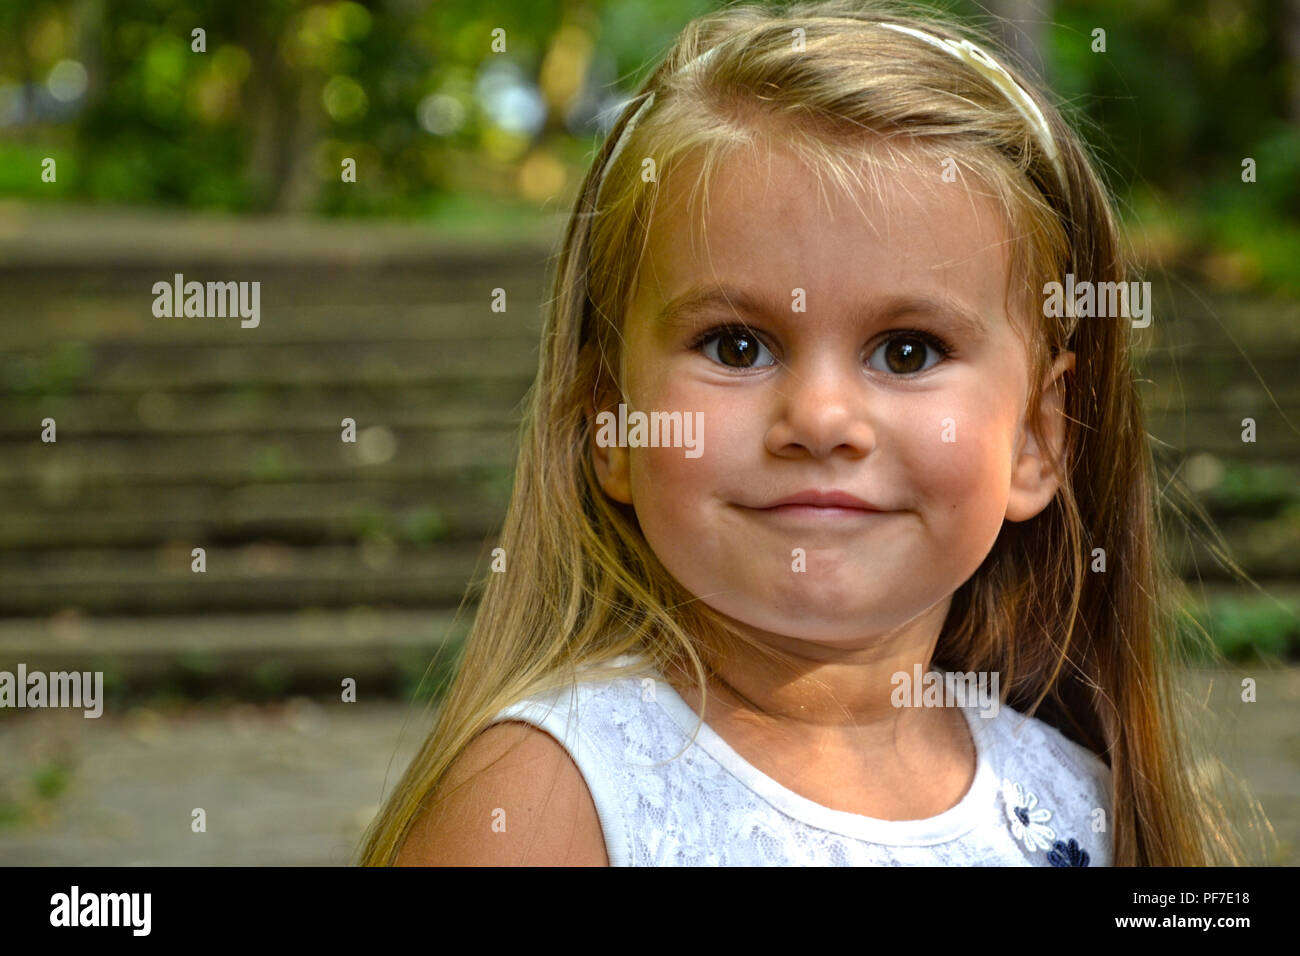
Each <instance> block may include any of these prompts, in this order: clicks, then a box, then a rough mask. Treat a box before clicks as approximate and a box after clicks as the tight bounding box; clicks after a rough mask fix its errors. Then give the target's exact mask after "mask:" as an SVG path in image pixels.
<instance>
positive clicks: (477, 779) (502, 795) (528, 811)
mask: <svg viewBox="0 0 1300 956" xmlns="http://www.w3.org/2000/svg"><path fill="white" fill-rule="evenodd" d="M465 781H468V783H465ZM461 783H465V786H463V787H460V789H458V790H456V791H455V792H454V793H453V794H452V795H451V796H450V797H449V798H448V799H447V800H446V802H444V803H443V804H442V805H441V806H440V807H438V808H437V810H436V811H432V812H431V811H429V810H425V811H423V812H422V813H421V814H420V815H419V816H418V817H417V818H416V820H415V823H414V824H413V825H412V827H411V830H410V832H409V834H408V835H407V838H406V842H405V843H404V844H403V845H402V849H401V851H400V853H399V854H398V857H397V861H396V865H397V866H609V856H608V854H607V853H606V852H605V837H604V833H603V831H602V830H601V826H600V819H599V817H598V816H597V815H596V804H595V803H594V801H593V800H592V799H591V792H590V791H589V790H588V789H587V784H586V782H585V781H584V780H583V778H582V773H581V772H580V771H579V770H578V767H577V765H576V764H575V763H574V762H573V759H572V758H571V757H570V756H569V754H568V751H566V750H565V749H564V747H563V746H561V744H560V742H559V741H557V740H556V739H555V738H554V737H552V736H551V735H550V734H548V733H546V732H545V731H543V730H540V729H539V728H537V727H534V726H532V725H531V724H527V723H524V722H522V721H505V722H503V723H499V724H493V725H492V726H491V727H489V728H488V729H487V730H485V731H483V733H481V734H479V736H478V737H476V738H474V740H473V742H471V743H470V745H469V746H468V747H467V748H466V749H465V751H464V753H462V754H461V755H460V757H459V758H457V760H456V762H455V763H453V764H452V766H451V768H450V770H449V771H448V773H447V778H446V781H445V785H446V786H448V787H456V786H457V785H459V784H461ZM494 821H497V825H496V827H495V828H494V826H493V824H494ZM502 823H504V828H503V827H502Z"/></svg>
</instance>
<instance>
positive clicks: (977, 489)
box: [906, 393, 1014, 523]
mask: <svg viewBox="0 0 1300 956" xmlns="http://www.w3.org/2000/svg"><path fill="white" fill-rule="evenodd" d="M1011 412H1012V410H1011V409H1010V408H1009V407H1008V406H1007V404H1006V403H1005V402H1003V401H999V400H998V399H997V398H994V397H991V396H986V395H980V394H976V393H970V394H964V395H960V396H950V397H948V398H947V399H945V400H943V401H941V402H935V403H927V405H926V407H925V410H924V413H923V414H918V415H916V416H914V417H913V418H912V421H911V425H912V427H913V428H914V432H913V437H912V438H911V440H910V441H907V442H906V447H907V448H908V449H909V452H908V459H909V471H910V473H911V484H912V485H913V487H914V488H915V489H916V490H917V491H918V493H919V494H920V495H921V496H922V498H923V499H928V504H929V505H930V507H931V508H932V509H934V511H936V512H938V515H937V516H938V517H942V515H943V513H945V512H946V513H948V514H950V515H953V516H965V517H967V518H969V519H971V520H979V519H980V518H981V516H982V515H984V514H985V513H987V514H989V515H1001V514H1003V513H1005V509H1006V504H1007V498H1008V495H1009V491H1010V482H1011V451H1012V439H1013V436H1014V425H1013V424H1012V417H1011ZM990 520H993V519H990ZM998 521H999V523H1000V519H998Z"/></svg>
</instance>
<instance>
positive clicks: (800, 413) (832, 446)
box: [765, 360, 876, 458]
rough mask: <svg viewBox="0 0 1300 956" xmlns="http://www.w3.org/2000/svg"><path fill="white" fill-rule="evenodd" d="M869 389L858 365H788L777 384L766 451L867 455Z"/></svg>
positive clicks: (871, 430)
mask: <svg viewBox="0 0 1300 956" xmlns="http://www.w3.org/2000/svg"><path fill="white" fill-rule="evenodd" d="M869 388H870V385H869V383H868V382H867V380H866V379H865V377H864V376H863V374H862V370H861V369H860V368H859V367H857V366H856V365H853V366H850V367H845V366H843V365H841V364H840V363H839V362H838V360H836V361H831V360H827V361H823V362H820V363H818V364H817V365H816V366H815V367H804V368H802V369H799V368H793V367H791V368H789V369H788V370H787V374H786V375H785V376H783V377H782V380H781V383H780V385H779V386H778V389H779V393H780V398H779V399H778V402H779V407H778V409H777V412H776V420H775V421H774V422H773V424H772V427H771V428H769V429H768V431H767V435H766V437H765V444H766V445H767V448H768V450H769V451H770V452H772V453H773V454H774V455H780V456H782V457H794V456H797V455H801V454H811V455H812V456H813V457H814V458H825V457H828V456H830V455H832V454H834V453H836V452H841V453H843V454H845V455H848V456H849V457H853V458H861V457H864V456H866V455H868V454H870V453H871V451H872V449H874V448H875V446H876V434H875V427H874V425H873V423H872V421H871V413H870V410H869V408H868V403H867V391H868V389H869Z"/></svg>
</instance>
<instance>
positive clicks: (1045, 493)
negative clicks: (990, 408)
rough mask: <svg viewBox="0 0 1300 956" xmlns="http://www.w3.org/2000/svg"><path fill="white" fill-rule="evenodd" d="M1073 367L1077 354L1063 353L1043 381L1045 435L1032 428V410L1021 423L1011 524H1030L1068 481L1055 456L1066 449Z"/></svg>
mask: <svg viewBox="0 0 1300 956" xmlns="http://www.w3.org/2000/svg"><path fill="white" fill-rule="evenodd" d="M1073 368H1074V353H1073V352H1062V353H1061V354H1060V355H1059V356H1058V357H1057V359H1056V361H1055V363H1053V365H1052V367H1051V368H1050V369H1049V370H1048V372H1047V376H1046V378H1045V379H1044V380H1043V393H1042V402H1041V404H1040V405H1039V406H1038V421H1039V422H1041V423H1042V428H1043V432H1044V434H1043V435H1042V437H1041V438H1040V436H1038V435H1037V434H1035V432H1034V430H1033V429H1031V428H1030V423H1031V422H1032V421H1033V420H1034V416H1033V414H1032V412H1033V410H1032V409H1030V410H1027V411H1026V413H1025V419H1024V421H1022V422H1021V423H1020V429H1019V432H1018V435H1017V439H1018V441H1017V444H1018V447H1017V448H1016V450H1015V451H1014V452H1013V454H1012V458H1011V495H1010V497H1009V498H1008V499H1007V520H1008V521H1028V520H1029V519H1030V518H1032V517H1034V516H1035V515H1036V514H1038V513H1039V512H1040V511H1042V510H1043V509H1044V508H1046V507H1047V505H1048V504H1049V503H1050V502H1051V500H1052V498H1054V497H1055V496H1056V492H1057V491H1058V490H1059V489H1060V487H1061V482H1062V481H1063V480H1064V476H1063V475H1061V474H1059V473H1057V471H1056V470H1055V469H1054V468H1053V466H1052V462H1051V457H1053V456H1056V457H1059V456H1060V455H1061V452H1062V449H1063V448H1064V446H1065V435H1066V424H1067V423H1066V419H1065V382H1064V381H1063V376H1064V374H1065V372H1066V371H1069V370H1072V369H1073ZM1044 443H1046V445H1044ZM1049 450H1050V452H1051V455H1050V456H1049V455H1048V451H1049Z"/></svg>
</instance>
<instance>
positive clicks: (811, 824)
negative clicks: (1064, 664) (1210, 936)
mask: <svg viewBox="0 0 1300 956" xmlns="http://www.w3.org/2000/svg"><path fill="white" fill-rule="evenodd" d="M634 661H640V662H641V663H642V664H643V665H644V666H645V672H644V673H645V675H646V676H645V677H644V678H643V677H640V676H634V677H627V678H621V679H615V680H607V681H600V682H595V681H585V682H579V684H578V685H577V687H576V689H574V688H567V689H565V690H561V691H556V692H553V693H552V694H550V695H546V696H544V697H540V698H530V699H527V700H523V701H520V702H518V703H516V704H514V705H513V706H511V707H507V708H505V709H504V710H502V711H501V712H500V713H499V714H497V715H496V717H495V718H494V719H493V721H492V722H493V723H497V722H499V721H502V720H523V721H525V722H527V723H530V724H532V725H534V726H536V727H539V728H541V729H542V730H544V731H546V732H547V733H549V734H550V735H551V736H552V737H554V738H555V739H556V740H558V741H559V742H560V743H561V744H562V745H563V746H564V748H565V749H566V750H567V751H568V753H569V755H570V756H571V757H572V758H573V761H574V763H575V764H576V765H577V767H578V769H579V770H580V771H581V772H582V777H583V779H584V780H585V781H586V784H587V788H588V789H589V790H590V792H591V796H592V800H593V801H594V803H595V805H596V812H597V813H598V815H599V817H600V824H601V828H602V829H603V831H604V837H605V849H606V851H607V852H608V854H609V861H610V864H611V865H612V866H873V865H874V866H1109V865H1110V864H1111V859H1112V844H1111V837H1110V769H1109V768H1108V767H1107V766H1106V765H1105V764H1104V763H1103V762H1102V761H1101V760H1100V759H1099V758H1098V757H1097V756H1096V755H1095V754H1093V753H1092V752H1091V751H1089V750H1087V749H1085V748H1084V747H1081V746H1079V745H1078V744H1076V743H1074V742H1072V741H1070V740H1067V739H1066V738H1065V737H1064V736H1063V735H1062V734H1061V733H1060V732H1059V731H1057V730H1056V729H1054V728H1052V727H1049V726H1048V725H1047V724H1045V723H1043V722H1042V721H1040V720H1037V719H1036V718H1033V717H1026V716H1025V715H1023V714H1021V713H1019V712H1017V711H1016V710H1014V709H1012V708H1010V707H1006V706H1002V707H1000V708H999V709H998V712H997V715H996V716H993V717H982V716H981V715H980V712H979V709H978V708H977V707H967V708H961V709H962V711H963V713H964V714H965V716H966V719H967V722H968V723H969V725H970V729H971V736H972V738H973V740H974V742H975V748H976V752H977V769H976V772H975V779H974V782H973V783H972V785H971V787H970V789H969V790H968V791H967V793H966V795H965V796H964V797H962V799H961V801H960V802H959V803H958V804H957V805H956V806H954V807H951V808H950V809H948V810H945V811H944V812H943V813H940V814H939V815H937V816H933V817H929V818H928V819H924V820H877V819H873V818H871V817H865V816H861V815H859V814H856V813H849V812H846V811H842V810H832V809H830V808H829V807H825V806H822V805H821V804H819V803H815V802H814V801H812V800H809V799H807V798H805V797H801V796H799V795H798V794H796V793H794V792H793V791H791V790H788V789H787V788H785V787H784V786H782V785H781V784H779V783H777V782H776V781H775V780H773V779H772V778H771V777H769V776H767V775H766V774H764V773H762V772H761V771H759V770H758V769H756V768H755V767H754V766H752V765H751V764H750V763H749V762H748V761H746V760H745V759H744V758H743V757H741V756H740V755H739V754H738V753H736V751H734V750H733V749H732V748H731V747H730V746H729V745H728V744H727V743H726V741H724V740H723V739H722V738H721V737H720V736H719V735H718V734H717V733H716V732H715V731H714V730H713V729H712V728H711V727H709V725H708V724H702V725H700V727H699V732H698V734H697V735H696V737H695V740H694V742H691V740H690V737H691V734H692V732H693V731H694V729H695V727H696V725H697V724H698V723H699V718H698V715H696V713H695V712H694V711H693V710H691V708H690V706H689V705H688V704H687V703H686V701H684V700H683V699H682V698H681V697H680V696H679V695H678V694H677V692H676V691H675V690H673V688H672V685H670V684H669V683H668V682H667V681H665V680H663V679H662V677H659V675H657V674H655V673H654V671H653V669H652V668H651V667H650V665H649V664H648V663H647V662H645V661H644V660H643V659H642V658H639V657H638V656H636V655H627V656H625V657H622V658H619V659H618V661H617V663H619V664H625V663H632V662H634Z"/></svg>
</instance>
